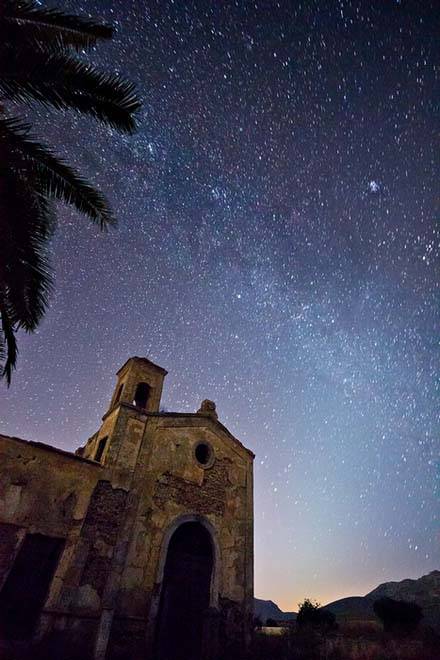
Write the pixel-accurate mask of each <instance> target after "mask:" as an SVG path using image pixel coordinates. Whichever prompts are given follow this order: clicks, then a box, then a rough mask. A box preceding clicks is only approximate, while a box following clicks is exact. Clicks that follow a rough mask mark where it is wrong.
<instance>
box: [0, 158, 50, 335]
mask: <svg viewBox="0 0 440 660" xmlns="http://www.w3.org/2000/svg"><path fill="white" fill-rule="evenodd" d="M31 184H32V174H31V173H28V175H27V176H23V171H22V172H20V173H18V175H17V172H16V171H13V170H12V169H11V168H9V171H5V170H4V169H2V170H1V171H0V185H1V186H2V190H3V194H2V195H1V196H0V231H1V236H2V241H1V244H0V291H1V294H2V297H3V299H4V300H5V301H6V302H7V305H8V309H9V315H10V317H11V319H12V322H13V324H14V325H15V326H17V327H21V328H24V329H25V330H28V331H32V330H35V329H36V327H37V326H38V323H39V321H40V320H41V318H42V316H43V314H44V312H45V310H46V308H47V304H48V300H49V295H50V292H51V288H52V271H51V268H50V266H49V261H48V239H49V238H50V236H51V234H52V231H53V228H54V217H53V212H52V209H51V203H50V201H49V200H46V199H45V198H44V197H43V196H42V195H40V194H38V193H37V192H36V191H35V188H34V187H33V186H32V185H31Z"/></svg>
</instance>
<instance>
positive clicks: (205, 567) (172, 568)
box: [155, 522, 214, 660]
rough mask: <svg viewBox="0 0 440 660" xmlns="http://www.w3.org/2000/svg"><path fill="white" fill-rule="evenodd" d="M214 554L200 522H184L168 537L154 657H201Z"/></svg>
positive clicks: (174, 659)
mask: <svg viewBox="0 0 440 660" xmlns="http://www.w3.org/2000/svg"><path fill="white" fill-rule="evenodd" d="M213 564H214V553H213V545H212V539H211V535H210V533H209V532H208V530H207V529H206V528H205V527H204V526H203V525H202V524H201V523H199V522H185V523H183V524H182V525H180V526H179V527H178V528H177V529H176V531H175V532H174V534H173V535H172V537H171V540H170V543H169V545H168V552H167V558H166V562H165V568H164V574H163V581H162V591H161V597H160V604H159V612H158V618H157V626H156V644H155V647H156V649H155V658H157V659H158V660H183V659H185V660H200V658H201V650H202V635H203V624H204V619H205V616H206V612H207V610H208V608H209V601H210V589H211V579H212V572H213Z"/></svg>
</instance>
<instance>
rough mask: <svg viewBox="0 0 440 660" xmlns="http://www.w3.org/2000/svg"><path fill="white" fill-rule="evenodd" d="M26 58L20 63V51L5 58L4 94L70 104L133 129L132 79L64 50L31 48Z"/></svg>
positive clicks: (123, 128) (134, 99)
mask: <svg viewBox="0 0 440 660" xmlns="http://www.w3.org/2000/svg"><path fill="white" fill-rule="evenodd" d="M29 58H32V63H30V64H29V66H27V67H23V64H22V62H23V57H22V56H20V53H15V55H14V56H11V57H8V58H6V61H5V64H4V65H3V72H2V75H1V77H0V94H2V95H3V97H4V98H6V99H9V100H12V101H15V102H23V103H32V102H33V101H38V102H39V103H41V104H43V105H45V106H53V107H54V108H56V109H58V110H65V109H68V108H72V109H74V110H77V111H78V112H81V113H83V114H90V115H93V116H94V117H95V118H97V119H99V120H100V121H102V122H104V123H106V124H109V125H110V126H112V127H113V128H116V129H117V130H120V131H123V132H127V133H131V132H133V131H134V129H135V126H136V125H135V120H134V116H133V115H134V113H135V112H136V111H137V110H138V109H139V107H140V101H139V99H138V98H137V96H136V92H135V86H134V85H133V84H132V83H130V82H128V81H126V80H124V79H122V78H120V77H119V76H115V75H111V74H105V73H102V72H100V71H98V70H97V69H95V67H93V66H91V65H89V64H85V63H84V62H81V61H80V60H78V59H76V58H75V57H73V56H71V55H68V54H64V53H62V54H51V55H48V54H47V53H42V52H33V53H32V54H29Z"/></svg>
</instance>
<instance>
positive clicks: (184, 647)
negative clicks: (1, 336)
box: [0, 357, 254, 660]
mask: <svg viewBox="0 0 440 660" xmlns="http://www.w3.org/2000/svg"><path fill="white" fill-rule="evenodd" d="M166 373H167V372H166V371H165V370H164V369H162V368H161V367H159V366H157V365H155V364H153V363H152V362H150V361H149V360H147V359H146V358H138V357H134V358H130V359H129V360H128V361H127V362H126V363H125V364H124V366H123V367H122V368H121V369H120V370H119V372H118V374H117V384H116V388H115V391H114V395H113V398H112V401H111V403H110V407H109V410H108V411H107V412H106V414H105V415H104V417H103V421H102V425H101V427H100V429H99V430H98V431H97V433H95V434H94V435H93V436H92V437H91V438H90V439H89V440H88V442H87V443H86V445H85V446H84V447H81V448H80V449H78V450H77V451H76V453H75V454H73V453H69V452H67V451H62V450H59V449H55V448H54V447H51V446H49V445H44V444H41V443H36V442H27V441H24V440H21V439H18V438H12V437H7V436H0V640H2V641H0V650H1V649H2V648H3V649H7V648H8V645H9V648H12V649H13V648H22V649H28V648H32V649H38V648H41V649H44V653H45V654H46V657H54V658H55V657H57V658H59V659H60V660H62V658H66V659H68V658H77V657H81V658H82V660H86V659H88V658H90V659H92V658H93V659H96V660H98V659H99V660H104V658H105V659H107V660H117V659H120V660H122V659H127V660H140V659H141V658H142V660H153V659H154V660H216V659H217V658H218V659H223V658H225V659H226V658H232V657H233V656H234V655H236V656H237V657H239V656H241V655H244V654H245V651H246V647H247V645H248V643H249V639H250V634H251V624H252V616H253V458H254V456H253V454H252V452H251V451H249V450H248V449H246V448H245V447H244V446H243V445H242V444H241V443H240V442H239V441H238V440H237V439H236V438H234V437H233V436H232V435H231V433H230V432H229V431H228V430H227V429H226V428H225V427H224V426H223V425H222V424H221V423H220V422H219V421H218V419H217V413H216V410H215V405H214V404H213V403H212V402H210V401H204V402H203V403H202V405H201V408H200V410H199V411H198V412H196V413H193V414H188V413H170V412H161V411H160V399H161V393H162V386H163V381H164V377H165V375H166ZM5 657H6V656H5Z"/></svg>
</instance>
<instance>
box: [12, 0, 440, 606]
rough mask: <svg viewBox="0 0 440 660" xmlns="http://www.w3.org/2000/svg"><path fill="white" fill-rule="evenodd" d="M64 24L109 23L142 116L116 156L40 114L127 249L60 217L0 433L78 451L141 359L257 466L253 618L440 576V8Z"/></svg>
mask: <svg viewBox="0 0 440 660" xmlns="http://www.w3.org/2000/svg"><path fill="white" fill-rule="evenodd" d="M48 4H49V3H48ZM51 4H52V3H51ZM57 4H58V5H60V6H63V7H64V8H65V9H67V10H70V11H73V12H78V13H87V14H90V15H93V16H95V17H96V16H97V17H102V18H103V19H105V20H106V21H110V22H112V23H113V24H114V25H115V27H116V29H117V33H116V36H115V39H114V40H113V42H112V43H110V44H103V45H100V46H99V47H98V48H97V49H96V52H94V53H93V54H92V56H93V59H94V61H95V62H96V63H97V64H99V65H100V66H102V67H104V68H105V69H106V70H109V71H118V72H123V73H124V74H125V75H127V76H129V77H130V78H131V79H132V80H133V81H135V82H136V83H137V85H138V89H139V92H140V94H141V96H142V98H143V101H144V105H143V109H142V111H141V113H140V115H139V130H138V132H137V134H136V135H135V136H131V137H130V136H120V135H118V134H116V133H113V132H112V131H109V130H107V129H105V128H103V127H102V126H100V125H98V124H96V123H95V122H94V121H93V120H91V119H82V118H78V117H76V116H75V115H73V114H65V115H63V114H61V113H59V114H57V113H52V114H50V115H49V114H47V113H46V111H44V110H38V111H37V113H36V114H34V115H33V121H34V123H35V131H34V132H35V134H37V135H40V136H42V137H43V138H44V140H45V141H46V142H48V143H50V144H52V145H53V147H54V149H55V150H56V151H57V152H58V153H59V154H60V155H63V156H65V157H66V158H68V160H69V161H70V162H72V163H73V164H74V165H75V166H77V167H78V168H81V170H82V171H83V172H84V174H86V175H87V176H88V177H90V179H91V180H92V181H94V182H95V183H96V184H97V185H98V186H99V187H100V189H101V190H102V191H104V192H105V193H106V194H107V195H108V197H109V199H110V201H111V203H112V205H113V207H114V210H115V213H116V215H117V217H118V219H119V225H118V228H117V229H116V230H111V231H110V232H109V233H108V234H100V233H99V232H98V230H97V229H95V228H94V227H92V226H91V225H90V224H89V223H88V222H87V220H86V219H85V218H82V217H80V216H79V215H76V214H75V213H74V212H73V211H71V210H70V209H67V208H65V207H60V223H59V228H58V232H57V234H56V236H55V239H54V241H53V263H54V266H55V269H56V290H55V293H54V295H53V298H52V303H51V309H50V311H49V312H48V314H47V316H46V319H45V321H44V322H43V323H42V325H41V327H40V330H39V332H38V333H36V334H35V335H33V336H21V337H20V338H19V342H20V343H19V347H20V356H19V368H18V370H17V372H16V373H15V375H14V379H13V383H12V387H11V388H10V390H9V391H6V390H5V388H3V392H2V393H1V398H2V400H1V418H2V423H1V429H2V431H3V432H5V433H9V434H11V435H18V436H20V437H24V438H27V439H33V440H38V441H42V442H48V443H51V444H55V445H57V446H59V447H63V448H65V449H72V450H73V449H75V448H76V447H77V446H79V445H80V444H83V442H84V441H85V439H86V438H87V437H88V436H89V435H91V433H92V432H94V431H95V429H96V428H97V427H98V425H99V421H100V417H101V415H102V414H103V413H104V411H105V410H106V408H107V406H108V403H109V399H110V397H111V394H112V390H113V387H114V383H115V380H114V374H115V372H116V370H117V369H118V368H119V367H120V366H121V365H122V364H123V362H124V361H125V360H126V359H127V357H129V356H131V355H145V356H148V357H150V358H151V359H152V360H153V361H155V362H157V363H158V364H160V365H162V366H164V367H165V368H166V369H168V371H169V375H168V377H167V380H166V385H165V391H164V397H163V401H162V403H163V405H164V406H165V407H166V408H167V409H168V410H177V411H196V410H197V408H198V407H199V404H200V401H201V400H202V399H204V398H211V399H214V400H215V401H216V403H217V409H218V412H219V416H220V419H221V421H222V422H223V423H224V424H226V426H228V427H229V429H230V430H231V431H232V432H233V433H234V434H235V435H236V436H237V437H238V438H240V439H241V440H242V441H243V442H244V443H245V444H247V446H249V447H250V448H251V449H252V450H253V451H254V452H255V453H256V455H257V456H256V460H255V567H256V575H255V582H256V584H255V591H256V595H257V596H260V597H264V598H271V599H273V600H275V601H276V602H277V603H278V604H279V605H280V606H281V607H282V608H284V609H295V608H296V607H297V603H298V601H299V600H300V599H303V598H304V597H305V596H310V597H314V598H317V599H319V600H320V601H321V602H326V601H327V602H328V601H329V600H333V599H335V598H338V597H341V596H344V595H354V594H363V593H366V592H367V591H368V590H370V589H371V588H373V587H374V586H376V585H377V584H378V583H379V582H383V581H385V580H389V579H402V578H405V577H419V576H420V575H422V574H424V573H427V572H428V571H430V570H433V569H435V568H437V569H438V568H440V550H439V548H440V534H439V525H438V510H439V474H440V462H439V441H438V438H439V421H438V417H437V411H436V408H437V404H438V389H437V391H436V380H435V377H436V373H438V352H437V351H438V349H437V337H438V332H437V328H438V322H439V316H440V313H439V305H438V282H439V278H438V276H439V269H438V264H439V259H438V256H439V240H438V238H439V235H438V211H439V206H438V188H439V186H438V182H439V164H440V163H439V157H438V154H439V144H438V133H439V124H440V122H439V118H440V111H439V103H438V99H439V91H440V90H439V84H438V72H439V47H438V27H439V26H438V11H439V5H438V3H437V2H433V1H430V0H424V1H423V2H417V1H414V2H410V1H408V2H407V1H406V0H401V1H400V2H398V1H393V0H380V2H371V3H370V2H367V1H365V0H364V1H361V0H343V1H342V0H341V1H339V2H337V1H336V0H335V1H330V0H329V1H318V0H314V1H313V0H308V1H307V2H305V1H304V2H288V1H287V0H283V1H281V2H274V1H268V0H266V1H265V2H263V1H262V0H261V1H257V2H246V1H245V0H237V1H236V2H227V1H226V0H225V1H224V2H223V0H222V1H219V0H193V1H191V2H184V1H183V0H182V1H180V0H179V1H178V0H175V1H172V0H151V1H148V2H146V1H143V0H81V1H76V0H62V1H61V0H60V2H59V3H57Z"/></svg>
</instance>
